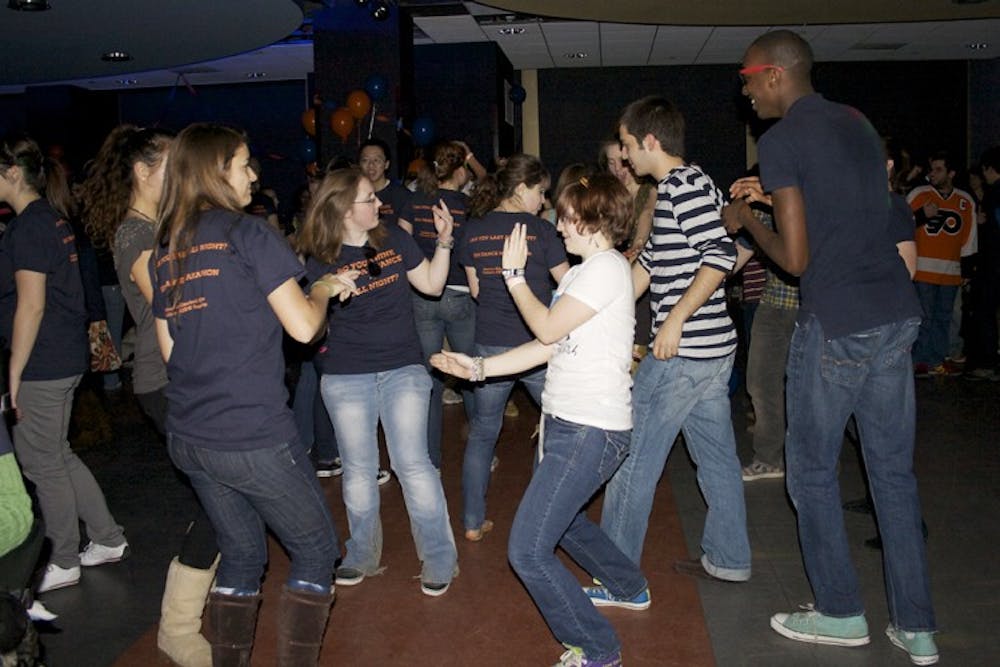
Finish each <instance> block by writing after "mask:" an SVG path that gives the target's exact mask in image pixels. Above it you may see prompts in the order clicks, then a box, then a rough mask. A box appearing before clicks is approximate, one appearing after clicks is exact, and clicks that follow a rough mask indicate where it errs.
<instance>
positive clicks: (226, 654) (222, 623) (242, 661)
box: [206, 593, 260, 667]
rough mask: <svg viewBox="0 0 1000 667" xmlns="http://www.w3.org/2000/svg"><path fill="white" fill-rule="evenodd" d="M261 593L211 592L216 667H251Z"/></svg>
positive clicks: (211, 617)
mask: <svg viewBox="0 0 1000 667" xmlns="http://www.w3.org/2000/svg"><path fill="white" fill-rule="evenodd" d="M259 608H260V595H259V594H258V595H222V594H221V593H209V595H208V606H207V608H206V613H207V614H208V618H209V624H210V626H211V633H210V634H211V643H212V665H213V667H249V665H250V651H251V649H252V648H253V634H254V630H255V629H256V628H257V610H258V609H259Z"/></svg>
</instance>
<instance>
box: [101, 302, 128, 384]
mask: <svg viewBox="0 0 1000 667" xmlns="http://www.w3.org/2000/svg"><path fill="white" fill-rule="evenodd" d="M101 296H102V297H104V310H105V312H106V313H107V317H108V319H107V322H108V332H109V333H110V334H111V342H113V343H114V344H115V350H117V352H118V355H119V356H121V357H124V356H125V355H124V354H123V353H122V327H123V326H124V324H125V298H124V297H123V296H122V288H121V286H120V285H102V286H101ZM122 361H124V359H122ZM103 375H104V377H103V379H102V382H103V383H104V388H105V389H109V390H113V389H119V388H121V386H122V378H121V371H111V372H109V373H104V374H103Z"/></svg>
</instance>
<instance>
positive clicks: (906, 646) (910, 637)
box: [885, 625, 938, 665]
mask: <svg viewBox="0 0 1000 667" xmlns="http://www.w3.org/2000/svg"><path fill="white" fill-rule="evenodd" d="M885 634H886V636H887V637H888V638H889V641H891V642H892V643H893V644H895V645H896V646H898V647H899V648H901V649H903V650H904V651H906V652H907V653H909V654H910V662H912V663H913V664H914V665H936V664H937V661H938V650H937V644H935V643H934V633H932V632H907V631H906V630H900V629H898V628H894V627H893V626H892V625H890V626H889V627H887V628H886V629H885Z"/></svg>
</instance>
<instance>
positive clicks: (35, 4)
mask: <svg viewBox="0 0 1000 667" xmlns="http://www.w3.org/2000/svg"><path fill="white" fill-rule="evenodd" d="M7 7H8V8H10V9H13V10H15V11H19V12H44V11H45V10H47V9H51V7H49V3H48V0H10V2H8V3H7Z"/></svg>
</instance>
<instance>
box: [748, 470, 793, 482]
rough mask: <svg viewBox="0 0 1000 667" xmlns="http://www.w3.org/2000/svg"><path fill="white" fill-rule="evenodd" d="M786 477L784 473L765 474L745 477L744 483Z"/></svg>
mask: <svg viewBox="0 0 1000 667" xmlns="http://www.w3.org/2000/svg"><path fill="white" fill-rule="evenodd" d="M784 476H785V473H783V472H765V473H761V474H759V475H743V481H744V482H753V481H755V480H758V479H782V478H783V477H784Z"/></svg>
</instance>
